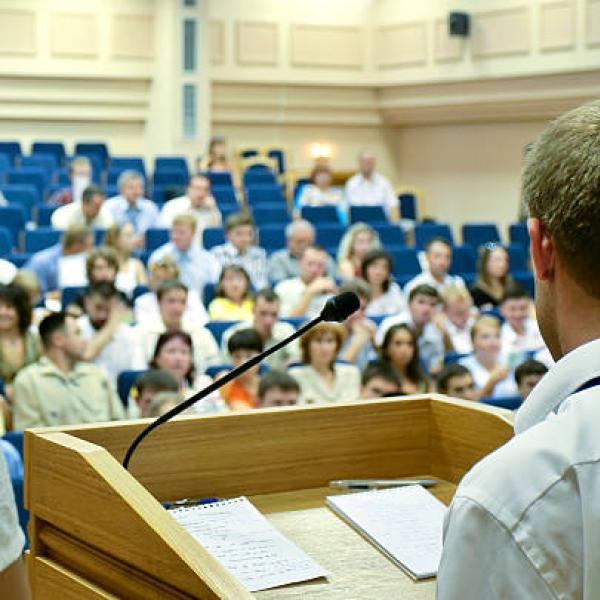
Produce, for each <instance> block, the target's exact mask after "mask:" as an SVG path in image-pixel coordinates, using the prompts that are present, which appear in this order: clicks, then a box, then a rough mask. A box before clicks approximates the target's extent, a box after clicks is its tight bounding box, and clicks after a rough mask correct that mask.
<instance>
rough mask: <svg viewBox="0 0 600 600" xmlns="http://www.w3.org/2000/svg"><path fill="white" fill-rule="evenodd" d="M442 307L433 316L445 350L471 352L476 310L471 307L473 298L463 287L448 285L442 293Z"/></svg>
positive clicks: (459, 352) (462, 352)
mask: <svg viewBox="0 0 600 600" xmlns="http://www.w3.org/2000/svg"><path fill="white" fill-rule="evenodd" d="M442 302H443V303H444V308H443V310H442V312H441V313H439V314H437V315H436V316H435V317H434V321H435V324H436V325H437V328H438V329H439V330H440V331H441V332H442V334H443V335H444V345H445V349H446V352H457V353H458V354H469V353H470V352H473V342H471V328H472V327H473V323H474V322H475V318H474V315H475V314H476V313H477V310H476V309H474V308H473V299H472V298H471V294H470V293H469V290H467V289H466V288H465V287H457V286H450V287H448V288H446V289H445V290H444V293H443V295H442Z"/></svg>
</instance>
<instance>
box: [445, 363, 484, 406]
mask: <svg viewBox="0 0 600 600" xmlns="http://www.w3.org/2000/svg"><path fill="white" fill-rule="evenodd" d="M436 384H437V391H438V392H439V393H440V394H446V395H447V396H452V397H453V398H462V399H463V400H478V397H477V391H476V389H475V382H474V381H473V375H471V371H469V369H467V367H464V366H463V365H459V364H458V363H452V364H449V365H446V366H445V367H444V368H443V369H442V372H441V373H440V374H439V375H438V376H437V380H436Z"/></svg>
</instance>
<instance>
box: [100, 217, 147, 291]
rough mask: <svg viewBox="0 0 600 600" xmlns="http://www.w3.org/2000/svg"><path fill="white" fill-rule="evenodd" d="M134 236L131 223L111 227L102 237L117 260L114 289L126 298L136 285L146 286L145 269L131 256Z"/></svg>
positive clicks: (140, 262)
mask: <svg viewBox="0 0 600 600" xmlns="http://www.w3.org/2000/svg"><path fill="white" fill-rule="evenodd" d="M135 242H136V235H135V230H134V228H133V225H132V224H131V223H122V224H121V225H112V226H111V227H109V229H108V231H107V232H106V236H105V237H104V245H105V246H106V247H107V248H112V249H113V250H114V251H115V252H116V253H117V257H118V260H119V267H118V270H117V276H116V279H115V287H116V288H117V289H118V290H120V291H121V292H123V293H124V294H125V295H126V296H127V297H128V298H131V297H132V295H133V290H134V289H135V288H136V287H137V286H138V285H146V284H147V283H148V277H147V276H146V269H145V268H144V265H143V263H142V261H141V260H140V259H139V258H136V257H135V256H133V254H132V253H133V250H134V249H135Z"/></svg>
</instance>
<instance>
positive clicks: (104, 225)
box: [51, 202, 114, 229]
mask: <svg viewBox="0 0 600 600" xmlns="http://www.w3.org/2000/svg"><path fill="white" fill-rule="evenodd" d="M51 223H52V227H54V229H68V228H69V227H70V226H71V225H87V226H88V227H91V228H93V229H108V228H109V227H110V226H111V225H112V224H113V223H114V219H113V217H112V213H111V212H110V208H109V207H107V206H106V203H103V204H102V207H101V208H100V212H99V213H98V215H97V216H96V218H95V219H92V220H91V221H88V220H87V219H86V218H85V215H84V214H83V210H81V202H71V203H70V204H65V205H64V206H60V207H59V208H57V209H56V210H55V211H54V212H53V213H52V217H51Z"/></svg>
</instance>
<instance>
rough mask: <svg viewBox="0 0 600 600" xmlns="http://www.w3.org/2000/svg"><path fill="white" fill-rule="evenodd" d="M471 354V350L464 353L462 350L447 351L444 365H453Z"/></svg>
mask: <svg viewBox="0 0 600 600" xmlns="http://www.w3.org/2000/svg"><path fill="white" fill-rule="evenodd" d="M470 355H471V353H470V352H468V353H466V354H462V353H460V352H446V354H445V355H444V365H452V364H454V363H457V362H458V361H459V360H461V359H463V358H467V356H470Z"/></svg>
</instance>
